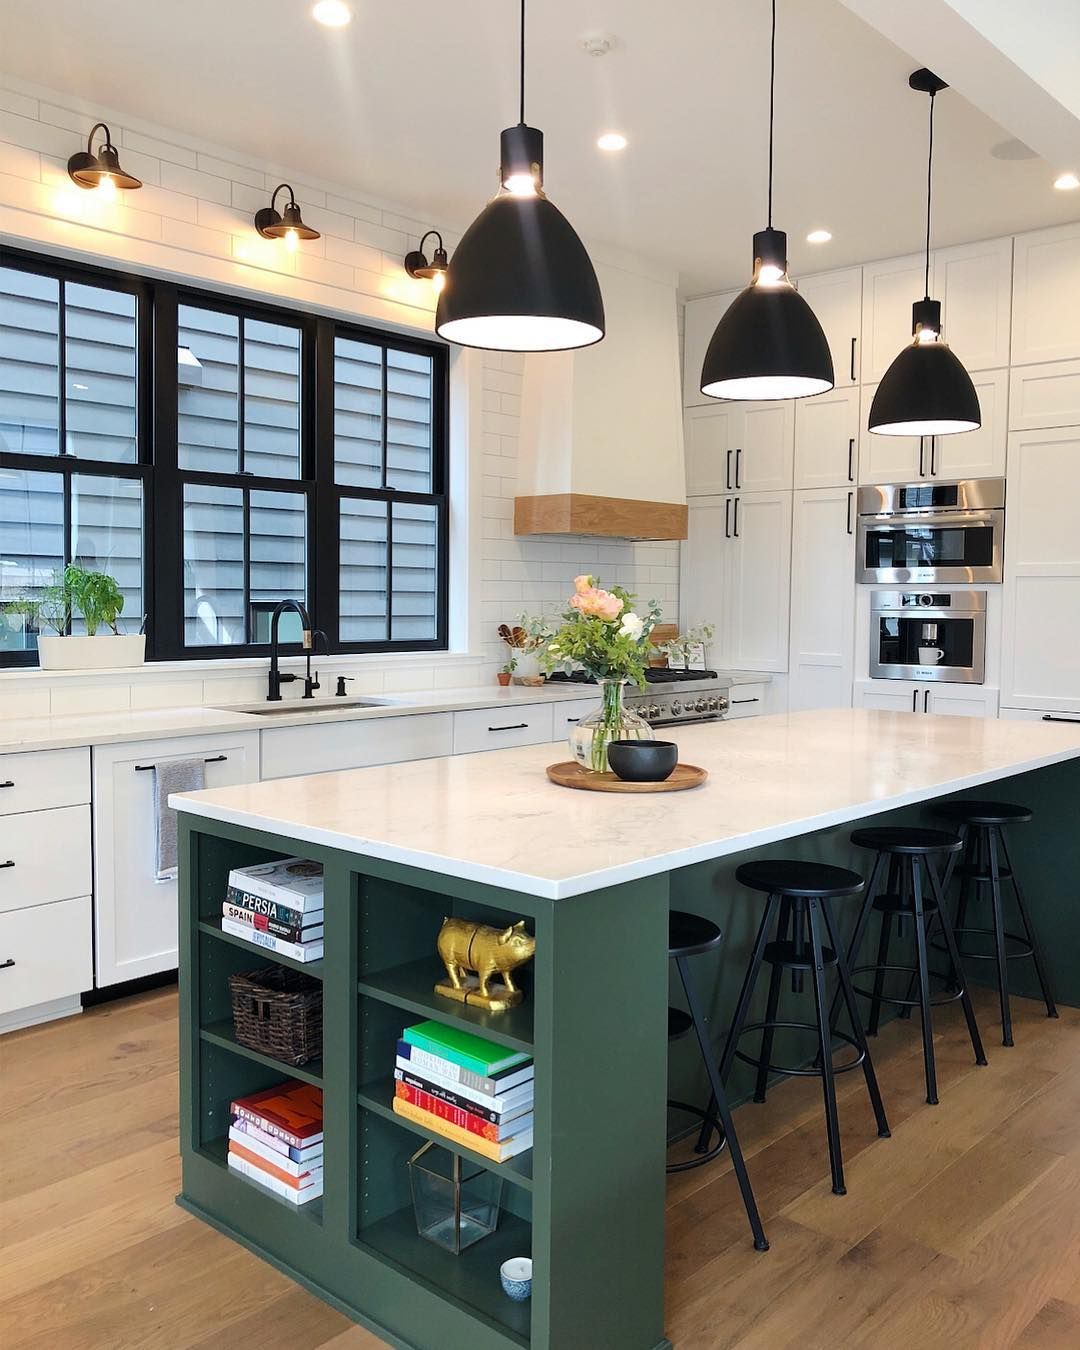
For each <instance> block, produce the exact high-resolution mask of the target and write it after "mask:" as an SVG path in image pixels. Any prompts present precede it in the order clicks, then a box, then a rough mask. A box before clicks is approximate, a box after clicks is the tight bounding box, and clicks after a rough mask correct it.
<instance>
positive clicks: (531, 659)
mask: <svg viewBox="0 0 1080 1350" xmlns="http://www.w3.org/2000/svg"><path fill="white" fill-rule="evenodd" d="M511 655H512V656H513V658H514V660H515V661H516V662H517V665H516V666H515V667H514V679H515V680H516V681H517V683H518V684H524V683H525V682H526V680H529V681H534V680H538V679H539V678H540V675H541V673H542V672H541V666H540V655H539V653H538V652H527V651H525V650H524V648H522V647H515V648H514V649H513V651H512V653H511Z"/></svg>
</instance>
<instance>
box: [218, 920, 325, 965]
mask: <svg viewBox="0 0 1080 1350" xmlns="http://www.w3.org/2000/svg"><path fill="white" fill-rule="evenodd" d="M221 931H222V932H223V933H228V934H230V936H232V937H237V938H243V940H244V941H245V942H250V943H251V945H252V946H253V947H263V948H265V949H266V950H267V951H268V952H277V954H278V955H279V956H291V957H292V959H293V960H294V961H321V960H322V954H323V944H322V941H321V940H320V941H318V942H306V943H299V942H283V941H282V940H281V939H280V938H276V937H273V936H271V934H269V933H263V932H261V931H260V930H259V929H258V928H252V927H251V925H250V924H246V923H237V922H236V921H235V920H233V919H226V918H225V917H224V916H222V919H221Z"/></svg>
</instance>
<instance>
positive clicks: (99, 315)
mask: <svg viewBox="0 0 1080 1350" xmlns="http://www.w3.org/2000/svg"><path fill="white" fill-rule="evenodd" d="M135 341H136V339H135V297H134V296H133V295H129V294H128V293H127V292H125V291H108V290H105V289H104V288H103V287H101V286H79V285H76V284H75V283H74V282H69V283H68V284H67V286H65V288H64V361H65V374H66V387H65V391H64V392H65V398H66V414H67V421H66V428H67V452H68V454H69V455H78V456H79V457H80V458H81V459H105V460H109V461H110V462H111V463H114V464H134V463H135V461H136V458H137V450H136V440H135V418H136V412H135V388H136V386H135Z"/></svg>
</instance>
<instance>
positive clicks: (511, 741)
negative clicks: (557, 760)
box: [454, 703, 552, 755]
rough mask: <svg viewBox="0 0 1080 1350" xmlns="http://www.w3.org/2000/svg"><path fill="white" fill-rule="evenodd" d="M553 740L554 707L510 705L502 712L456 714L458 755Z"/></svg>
mask: <svg viewBox="0 0 1080 1350" xmlns="http://www.w3.org/2000/svg"><path fill="white" fill-rule="evenodd" d="M551 739H552V720H551V705H550V704H548V703H536V704H532V705H531V706H529V705H526V706H524V707H523V706H521V705H520V704H510V705H509V706H508V707H502V708H469V709H467V710H466V711H464V712H457V713H454V754H455V755H469V754H473V753H474V752H475V751H477V750H505V749H507V747H508V746H514V745H539V744H541V743H543V742H549V741H550V740H551Z"/></svg>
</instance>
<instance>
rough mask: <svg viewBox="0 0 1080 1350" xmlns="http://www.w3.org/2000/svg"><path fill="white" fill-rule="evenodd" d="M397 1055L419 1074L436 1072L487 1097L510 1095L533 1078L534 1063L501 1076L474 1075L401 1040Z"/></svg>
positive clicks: (457, 1065) (450, 1061) (504, 1072)
mask: <svg viewBox="0 0 1080 1350" xmlns="http://www.w3.org/2000/svg"><path fill="white" fill-rule="evenodd" d="M397 1053H398V1058H399V1059H402V1060H404V1061H405V1062H406V1063H407V1064H409V1065H410V1066H411V1067H412V1068H413V1069H414V1070H415V1071H416V1072H417V1073H437V1074H440V1075H441V1076H442V1077H443V1078H446V1079H448V1080H449V1081H450V1082H453V1083H461V1084H463V1085H464V1086H465V1087H470V1088H472V1090H473V1091H474V1092H484V1093H487V1095H488V1096H495V1095H496V1093H500V1092H509V1091H510V1089H511V1088H516V1087H519V1086H520V1085H521V1084H522V1083H528V1082H531V1081H532V1077H533V1066H532V1062H531V1061H530V1062H529V1063H528V1064H526V1065H523V1066H522V1067H521V1068H520V1069H516V1068H515V1069H504V1070H503V1071H502V1072H501V1073H498V1074H491V1075H486V1074H480V1073H473V1071H472V1070H471V1069H466V1068H463V1067H462V1066H461V1065H460V1064H455V1063H454V1062H453V1060H449V1059H444V1058H443V1056H442V1055H433V1054H431V1052H430V1051H428V1050H421V1049H420V1047H419V1046H418V1045H410V1044H409V1042H408V1041H398V1043H397Z"/></svg>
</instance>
